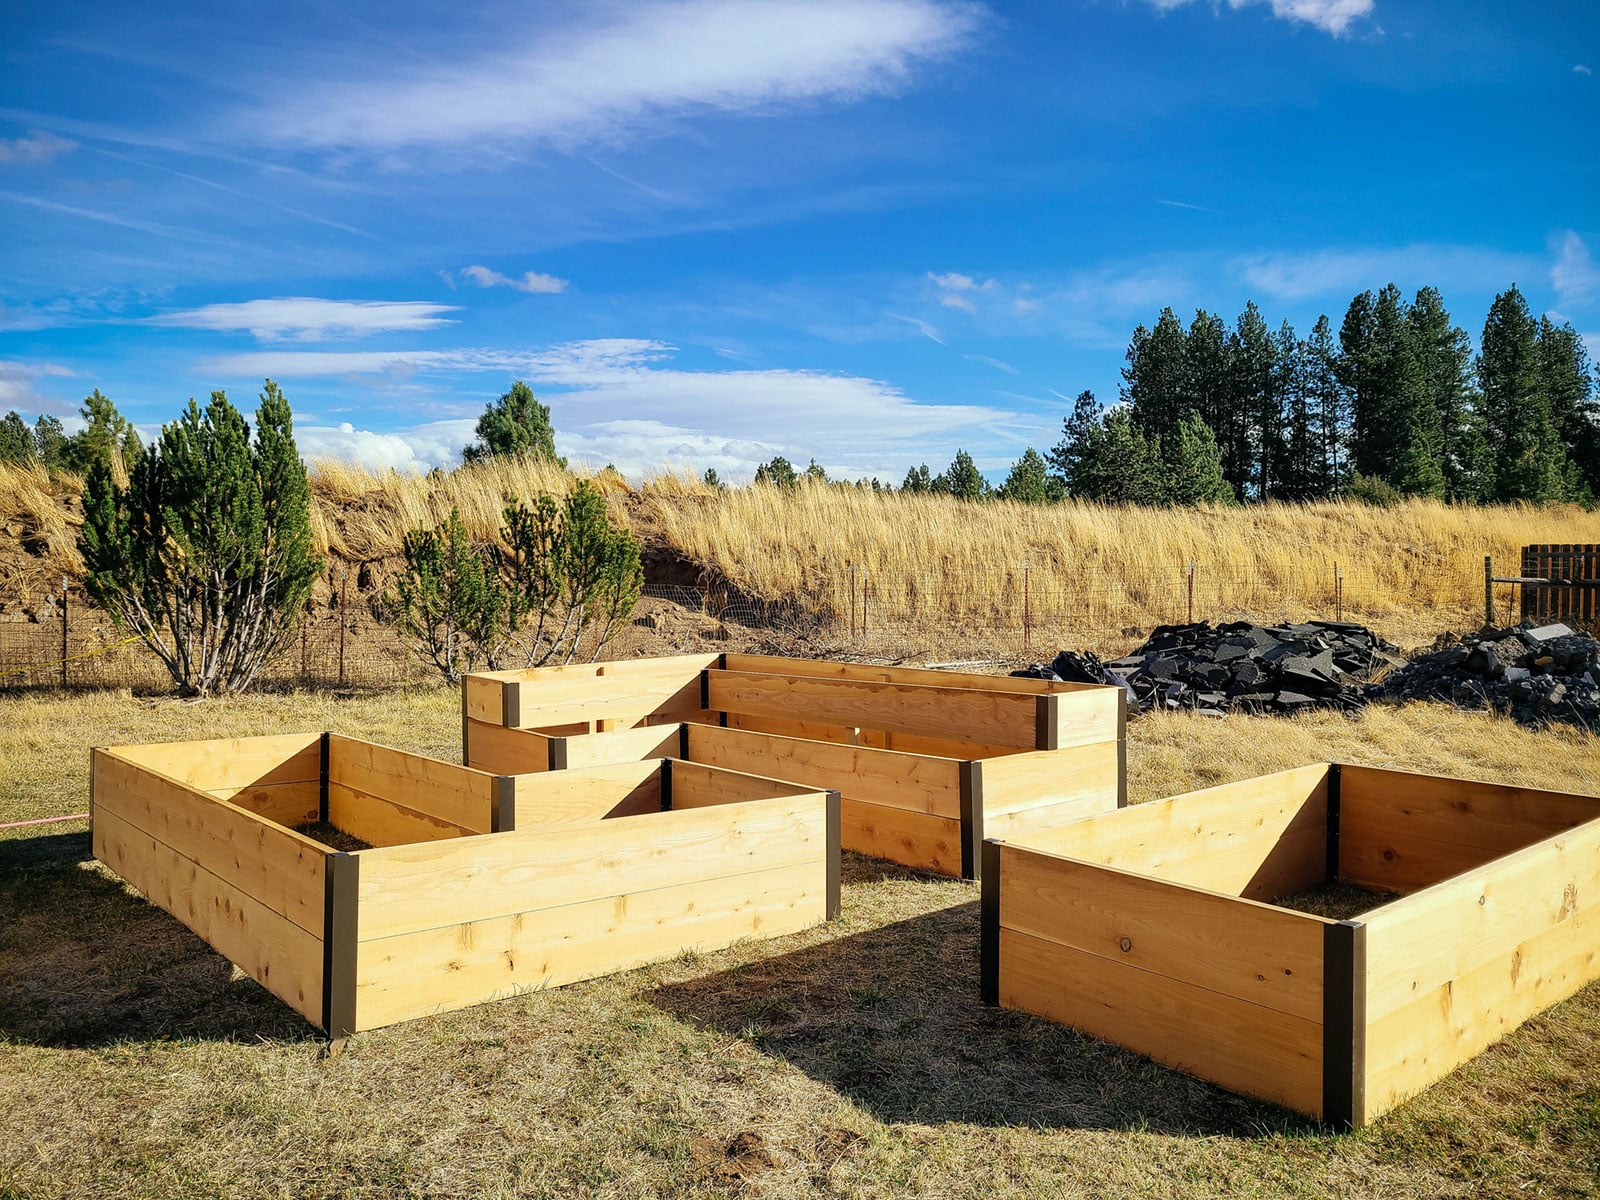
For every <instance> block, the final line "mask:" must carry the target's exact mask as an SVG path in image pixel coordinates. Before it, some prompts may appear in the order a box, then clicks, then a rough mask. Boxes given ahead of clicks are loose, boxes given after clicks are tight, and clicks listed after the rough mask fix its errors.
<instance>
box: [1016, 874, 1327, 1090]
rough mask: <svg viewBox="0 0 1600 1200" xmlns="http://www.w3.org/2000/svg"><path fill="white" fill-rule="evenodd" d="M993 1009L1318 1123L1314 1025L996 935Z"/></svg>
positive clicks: (1318, 1053)
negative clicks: (1060, 1027)
mask: <svg viewBox="0 0 1600 1200" xmlns="http://www.w3.org/2000/svg"><path fill="white" fill-rule="evenodd" d="M1004 878H1005V871H1004V868H1002V870H1001V879H1002V880H1004ZM1003 912H1004V908H1003V906H1002V913H1003ZM1003 919H1004V918H1003V917H1002V920H1003ZM1000 1003H1001V1004H1002V1005H1003V1006H1004V1007H1006V1008H1013V1009H1020V1010H1022V1011H1023V1012H1030V1013H1033V1014H1035V1015H1036V1016H1041V1017H1047V1018H1049V1019H1050V1020H1052V1021H1060V1022H1061V1023H1063V1024H1066V1025H1071V1026H1072V1027H1073V1028H1075V1029H1079V1030H1082V1031H1083V1032H1085V1033H1088V1034H1091V1035H1092V1036H1094V1037H1098V1038H1102V1039H1104V1040H1106V1041H1108V1042H1114V1043H1116V1044H1117V1045H1120V1046H1125V1047H1127V1048H1128V1049H1130V1050H1133V1051H1136V1052H1137V1053H1140V1054H1143V1055H1145V1056H1146V1057H1149V1058H1153V1059H1155V1060H1156V1061H1157V1062H1160V1063H1164V1064H1165V1065H1167V1066H1169V1067H1175V1068H1177V1069H1178V1070H1180V1071H1185V1072H1187V1073H1189V1074H1192V1075H1197V1076H1199V1077H1200V1078H1202V1079H1208V1080H1211V1081H1213V1082H1215V1083H1218V1084H1221V1085H1222V1086H1223V1087H1225V1088H1228V1089H1229V1090H1231V1091H1236V1092H1242V1093H1244V1094H1245V1095H1249V1096H1258V1097H1260V1098H1261V1099H1263V1100H1270V1101H1272V1102H1274V1103H1276V1104H1282V1105H1284V1106H1286V1107H1288V1108H1292V1109H1294V1110H1296V1111H1297V1112H1302V1113H1308V1114H1310V1115H1312V1116H1317V1115H1320V1110H1321V1107H1322V1024H1321V1022H1320V1021H1309V1020H1306V1019H1305V1018H1303V1017H1296V1016H1291V1015H1289V1014H1287V1013H1282V1012H1276V1011H1274V1010H1273V1009H1270V1008H1263V1007H1262V1006H1261V1005H1259V1004H1251V1003H1249V1002H1247V1001H1244V1000H1241V999H1239V998H1238V997H1236V996H1227V995H1223V994H1221V993H1218V992H1213V991H1209V990H1207V989H1206V988H1202V987H1196V986H1195V985H1194V984H1190V983H1185V982H1183V981H1181V980H1176V979H1169V978H1167V977H1165V976H1163V975H1159V974H1155V973H1153V972H1150V971H1141V970H1140V969H1139V968H1137V967H1135V966H1132V965H1131V964H1128V963H1122V962H1112V961H1110V960H1109V959H1105V958H1101V957H1099V956H1098V955H1095V954H1089V953H1086V952H1084V951H1082V950H1075V949H1072V948H1070V947H1067V946H1062V945H1059V944H1057V943H1055V942H1049V941H1045V940H1044V939H1042V938H1036V937H1032V936H1030V935H1028V934H1025V933H1018V932H1017V931H1015V930H1011V929H1006V928H1003V927H1002V928H1001V930H1000Z"/></svg>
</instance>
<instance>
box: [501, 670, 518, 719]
mask: <svg viewBox="0 0 1600 1200" xmlns="http://www.w3.org/2000/svg"><path fill="white" fill-rule="evenodd" d="M500 724H502V725H504V726H506V728H508V729H518V728H521V726H522V681H521V680H520V679H502V680H501V681H500Z"/></svg>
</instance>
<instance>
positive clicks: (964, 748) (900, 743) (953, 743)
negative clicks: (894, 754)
mask: <svg viewBox="0 0 1600 1200" xmlns="http://www.w3.org/2000/svg"><path fill="white" fill-rule="evenodd" d="M861 740H862V742H863V744H865V743H867V742H868V731H867V730H862V733H861ZM871 744H872V745H875V746H879V747H880V748H882V749H884V750H898V751H900V753H902V754H928V755H932V756H933V757H935V758H958V759H961V760H963V761H970V760H972V759H975V758H1003V757H1004V756H1006V755H1008V754H1025V753H1028V752H1029V751H1031V750H1032V749H1033V746H1032V744H1031V743H1030V744H1029V745H1027V746H996V745H994V744H993V743H991V742H973V741H968V740H967V739H965V738H935V737H921V736H919V735H917V734H914V733H901V732H899V731H898V730H895V731H893V732H889V733H881V732H878V733H876V735H875V736H874V737H873V738H872V739H871Z"/></svg>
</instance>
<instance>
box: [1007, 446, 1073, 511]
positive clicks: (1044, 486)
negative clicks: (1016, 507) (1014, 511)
mask: <svg viewBox="0 0 1600 1200" xmlns="http://www.w3.org/2000/svg"><path fill="white" fill-rule="evenodd" d="M995 495H996V496H998V497H999V498H1000V499H1001V500H1016V501H1018V502H1020V503H1022V504H1050V503H1053V502H1054V501H1056V500H1059V499H1061V485H1060V484H1058V483H1057V482H1056V481H1055V480H1054V479H1052V478H1051V477H1050V474H1049V469H1048V468H1047V467H1046V465H1045V461H1044V456H1043V455H1042V454H1040V453H1039V452H1038V451H1037V450H1035V449H1034V448H1033V447H1032V446H1029V447H1028V449H1027V450H1025V451H1024V452H1023V455H1022V457H1021V458H1019V459H1017V461H1016V462H1014V463H1012V464H1011V473H1010V474H1009V475H1007V476H1006V481H1005V482H1004V483H1002V484H1001V485H1000V487H999V488H998V489H997V490H996V492H995Z"/></svg>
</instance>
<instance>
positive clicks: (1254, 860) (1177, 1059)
mask: <svg viewBox="0 0 1600 1200" xmlns="http://www.w3.org/2000/svg"><path fill="white" fill-rule="evenodd" d="M984 855H985V858H986V859H987V860H988V861H987V864H986V866H985V872H984V882H983V901H982V927H983V943H982V956H981V957H982V961H981V974H982V993H983V998H984V1000H985V1001H986V1002H987V1003H991V1004H999V1005H1001V1006H1003V1007H1005V1008H1013V1009H1018V1010H1020V1011H1023V1012H1029V1013H1033V1014H1035V1015H1038V1016H1041V1017H1046V1018H1049V1019H1051V1020H1055V1021H1060V1022H1063V1023H1065V1024H1068V1025H1072V1026H1074V1027H1075V1028H1078V1029H1080V1030H1083V1031H1084V1032H1086V1033H1090V1034H1092V1035H1094V1036H1096V1037H1099V1038H1103V1039H1105V1040H1107V1041H1111V1042H1115V1043H1117V1044H1119V1045H1122V1046H1125V1047H1128V1048H1129V1049H1132V1050H1135V1051H1137V1052H1139V1053H1141V1054H1145V1055H1147V1056H1149V1057H1150V1058H1153V1059H1155V1060H1156V1061H1158V1062H1161V1063H1165V1064H1166V1065H1168V1066H1171V1067H1175V1068H1177V1069H1179V1070H1182V1071H1186V1072H1188V1073H1190V1074H1192V1075H1196V1076H1198V1077H1200V1078H1202V1079H1207V1080H1210V1081H1212V1082H1214V1083H1218V1084H1220V1085H1221V1086H1223V1087H1226V1088H1229V1089H1231V1090H1233V1091H1237V1092H1241V1093H1244V1094H1246V1095H1250V1096H1256V1097H1259V1098H1261V1099H1265V1100H1270V1101H1273V1102H1275V1103H1278V1104H1282V1105H1284V1106H1285V1107H1287V1108H1291V1109H1294V1110H1296V1111H1298V1112H1301V1113H1305V1114H1307V1115H1309V1116H1313V1117H1317V1118H1319V1119H1321V1120H1322V1121H1324V1122H1326V1123H1327V1124H1329V1125H1331V1126H1334V1127H1336V1128H1357V1127H1361V1126H1363V1125H1365V1124H1367V1123H1368V1122H1370V1121H1372V1120H1375V1119H1376V1118H1377V1117H1379V1116H1381V1115H1382V1114H1383V1113H1385V1112H1387V1111H1389V1110H1390V1109H1392V1108H1394V1107H1395V1106H1397V1105H1399V1104H1401V1103H1403V1102H1404V1101H1405V1100H1406V1099H1408V1098H1409V1097H1411V1096H1414V1095H1415V1094H1417V1093H1418V1092H1420V1091H1422V1090H1423V1089H1424V1088H1426V1087H1427V1086H1429V1085H1430V1084H1431V1083H1433V1082H1435V1081H1436V1080H1438V1079H1440V1078H1442V1077H1443V1076H1445V1075H1446V1074H1448V1073H1449V1072H1450V1071H1452V1070H1454V1069H1455V1068H1456V1067H1457V1066H1459V1065H1460V1064H1461V1063H1463V1062H1466V1061H1467V1060H1468V1059H1470V1058H1471V1057H1473V1056H1474V1055H1476V1054H1478V1053H1479V1052H1481V1051H1482V1050H1483V1049H1484V1048H1485V1047H1487V1046H1489V1045H1490V1044H1492V1043H1493V1042H1495V1041H1497V1040H1498V1039H1499V1038H1501V1037H1503V1036H1504V1035H1505V1034H1507V1033H1509V1032H1510V1031H1511V1030H1513V1029H1515V1028H1516V1027H1517V1026H1518V1025H1520V1024H1521V1023H1522V1022H1524V1021H1526V1020H1527V1019H1528V1018H1529V1017H1531V1016H1533V1015H1535V1014H1536V1013H1538V1012H1540V1011H1542V1010H1543V1009H1545V1008H1547V1007H1549V1006H1550V1005H1552V1004H1554V1003H1556V1002H1557V1001H1559V1000H1562V999H1564V998H1566V997H1568V996H1570V995H1572V994H1573V993H1574V992H1576V991H1577V990H1578V989H1579V988H1581V987H1583V986H1584V985H1585V984H1586V983H1589V982H1591V981H1592V980H1594V979H1596V978H1600V913H1597V909H1600V797H1594V796H1576V795H1564V794H1560V793H1552V792H1539V791H1533V790H1531V789H1527V788H1519V787H1509V786H1501V785H1495V784H1486V783H1476V782H1472V781H1469V780H1460V779H1446V778H1439V777H1433V776H1426V775H1414V774H1407V773H1404V772H1399V771H1386V770H1377V769H1374V768H1367V767H1356V766H1341V765H1338V764H1317V765H1314V766H1309V767H1302V768H1298V769H1296V770H1292V771H1283V772H1280V773H1277V774H1274V775H1267V776H1264V777H1261V778H1258V779H1250V780H1245V781H1243V782H1240V783H1234V784H1228V785H1225V786H1222V787H1216V788H1209V789H1206V790H1205V791H1200V792H1192V793H1189V794H1187V795H1182V796H1175V797H1172V798H1170V799H1166V800H1161V801H1156V802H1154V803H1150V804H1141V805H1137V806H1135V807H1133V808H1129V809H1127V810H1125V811H1123V812H1119V813H1114V814H1109V815H1103V816H1094V817H1087V818H1084V819H1081V820H1079V821H1076V822H1073V823H1069V824H1066V825H1063V826H1060V827H1058V828H1056V829H1051V830H1044V831H1036V832H1033V833H1030V834H1027V835H1024V836H1022V837H1019V838H1015V839H1012V840H1009V841H1000V840H997V839H996V840H990V841H988V842H986V843H985V845H984ZM1336 880H1337V881H1343V882H1347V883H1353V884H1358V885H1361V886H1364V887H1368V888H1373V889H1378V890H1382V891H1386V892H1395V893H1399V894H1400V898H1399V899H1395V900H1392V901H1389V902H1387V903H1383V904H1380V905H1379V906H1378V907H1375V908H1373V909H1371V910H1370V911H1367V912H1365V913H1362V914H1360V915H1359V916H1357V917H1355V918H1353V919H1350V920H1342V921H1334V920H1328V919H1325V918H1323V917H1319V916H1312V915H1309V914H1306V913H1304V912H1297V911H1292V910H1289V909H1287V908H1283V907H1280V906H1278V905H1276V904H1274V903H1273V902H1274V901H1275V900H1276V899H1278V898H1280V897H1283V896H1286V895H1290V894H1293V893H1296V892H1300V891H1304V890H1306V889H1308V888H1312V887H1315V886H1317V885H1319V884H1322V883H1326V882H1330V881H1336Z"/></svg>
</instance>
